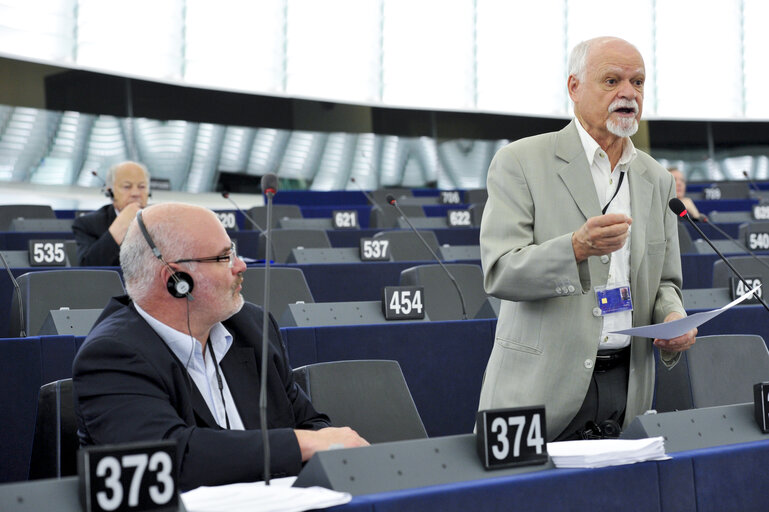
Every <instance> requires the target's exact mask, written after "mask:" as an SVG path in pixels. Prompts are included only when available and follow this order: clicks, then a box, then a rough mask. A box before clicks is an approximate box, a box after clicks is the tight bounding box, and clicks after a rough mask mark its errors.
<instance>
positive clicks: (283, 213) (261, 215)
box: [244, 204, 302, 229]
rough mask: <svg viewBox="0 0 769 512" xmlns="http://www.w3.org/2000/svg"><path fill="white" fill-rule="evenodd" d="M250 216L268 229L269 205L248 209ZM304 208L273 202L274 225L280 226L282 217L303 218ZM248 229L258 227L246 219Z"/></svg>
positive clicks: (263, 227) (261, 226)
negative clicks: (279, 222)
mask: <svg viewBox="0 0 769 512" xmlns="http://www.w3.org/2000/svg"><path fill="white" fill-rule="evenodd" d="M248 216H249V217H251V218H252V219H254V222H256V223H257V224H259V227H260V228H262V229H267V207H266V206H254V207H253V208H251V209H250V210H248ZM301 218H302V210H301V209H300V208H299V206H297V205H295V204H273V205H272V227H273V228H275V227H277V226H278V221H279V220H280V219H301ZM244 226H245V228H246V229H256V228H254V226H253V225H251V222H250V221H249V220H248V219H246V222H245V224H244Z"/></svg>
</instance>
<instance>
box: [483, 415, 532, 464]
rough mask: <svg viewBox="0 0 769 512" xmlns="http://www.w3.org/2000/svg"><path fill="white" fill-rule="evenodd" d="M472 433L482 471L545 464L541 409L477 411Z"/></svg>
mask: <svg viewBox="0 0 769 512" xmlns="http://www.w3.org/2000/svg"><path fill="white" fill-rule="evenodd" d="M475 430H476V445H477V449H478V456H479V457H480V459H481V462H482V463H483V466H484V467H485V468H486V469H495V468H505V467H509V466H523V465H527V464H544V463H545V462H547V442H546V441H545V436H546V434H547V430H546V428H545V408H544V407H542V406H539V407H515V408H512V409H492V410H486V411H478V415H477V416H476V429H475Z"/></svg>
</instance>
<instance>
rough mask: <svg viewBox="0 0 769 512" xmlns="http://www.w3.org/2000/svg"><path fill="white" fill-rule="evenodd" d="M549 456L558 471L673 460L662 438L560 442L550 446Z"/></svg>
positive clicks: (548, 445) (548, 444)
mask: <svg viewBox="0 0 769 512" xmlns="http://www.w3.org/2000/svg"><path fill="white" fill-rule="evenodd" d="M547 453H548V455H550V458H552V459H553V464H555V467H557V468H602V467H604V466H618V465H621V464H633V463H635V462H642V461H645V460H665V459H669V458H670V457H668V456H667V455H665V445H664V443H663V438H662V437H650V438H648V439H590V440H586V441H559V442H554V443H547Z"/></svg>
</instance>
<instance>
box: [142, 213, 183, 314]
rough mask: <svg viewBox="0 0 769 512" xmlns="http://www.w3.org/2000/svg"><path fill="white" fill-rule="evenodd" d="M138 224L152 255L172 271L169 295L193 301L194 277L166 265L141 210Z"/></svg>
mask: <svg viewBox="0 0 769 512" xmlns="http://www.w3.org/2000/svg"><path fill="white" fill-rule="evenodd" d="M136 222H137V223H138V224H139V229H140V230H141V232H142V235H144V239H145V240H146V241H147V244H148V245H149V246H150V249H152V254H154V255H155V257H156V258H157V259H159V260H160V261H162V262H163V265H165V266H166V267H168V270H170V271H171V276H170V277H169V278H168V281H167V282H166V288H167V289H168V293H170V294H171V295H173V296H174V297H176V298H177V299H183V298H185V297H186V298H187V299H189V300H192V295H191V292H192V289H193V288H194V287H195V282H194V281H193V280H192V276H191V275H189V274H188V273H186V272H177V271H175V270H174V269H173V268H171V265H169V264H168V263H166V260H164V259H163V255H162V254H160V249H158V248H157V246H156V245H155V242H153V241H152V237H151V236H150V233H149V231H147V226H145V225H144V221H143V220H142V211H141V210H139V211H138V212H136Z"/></svg>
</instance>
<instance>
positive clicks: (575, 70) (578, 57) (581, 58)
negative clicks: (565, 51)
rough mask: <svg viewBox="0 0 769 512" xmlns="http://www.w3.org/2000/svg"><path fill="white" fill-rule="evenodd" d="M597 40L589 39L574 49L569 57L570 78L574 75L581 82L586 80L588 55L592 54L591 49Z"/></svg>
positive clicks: (568, 69)
mask: <svg viewBox="0 0 769 512" xmlns="http://www.w3.org/2000/svg"><path fill="white" fill-rule="evenodd" d="M595 41H596V40H595V39H588V40H587V41H582V42H581V43H578V44H577V46H575V47H574V48H572V50H571V54H570V55H569V64H568V66H567V72H568V76H572V75H574V76H575V77H576V78H577V80H579V81H580V82H582V81H584V80H585V70H586V69H587V54H588V53H590V47H591V46H592V45H593V43H594V42H595Z"/></svg>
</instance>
